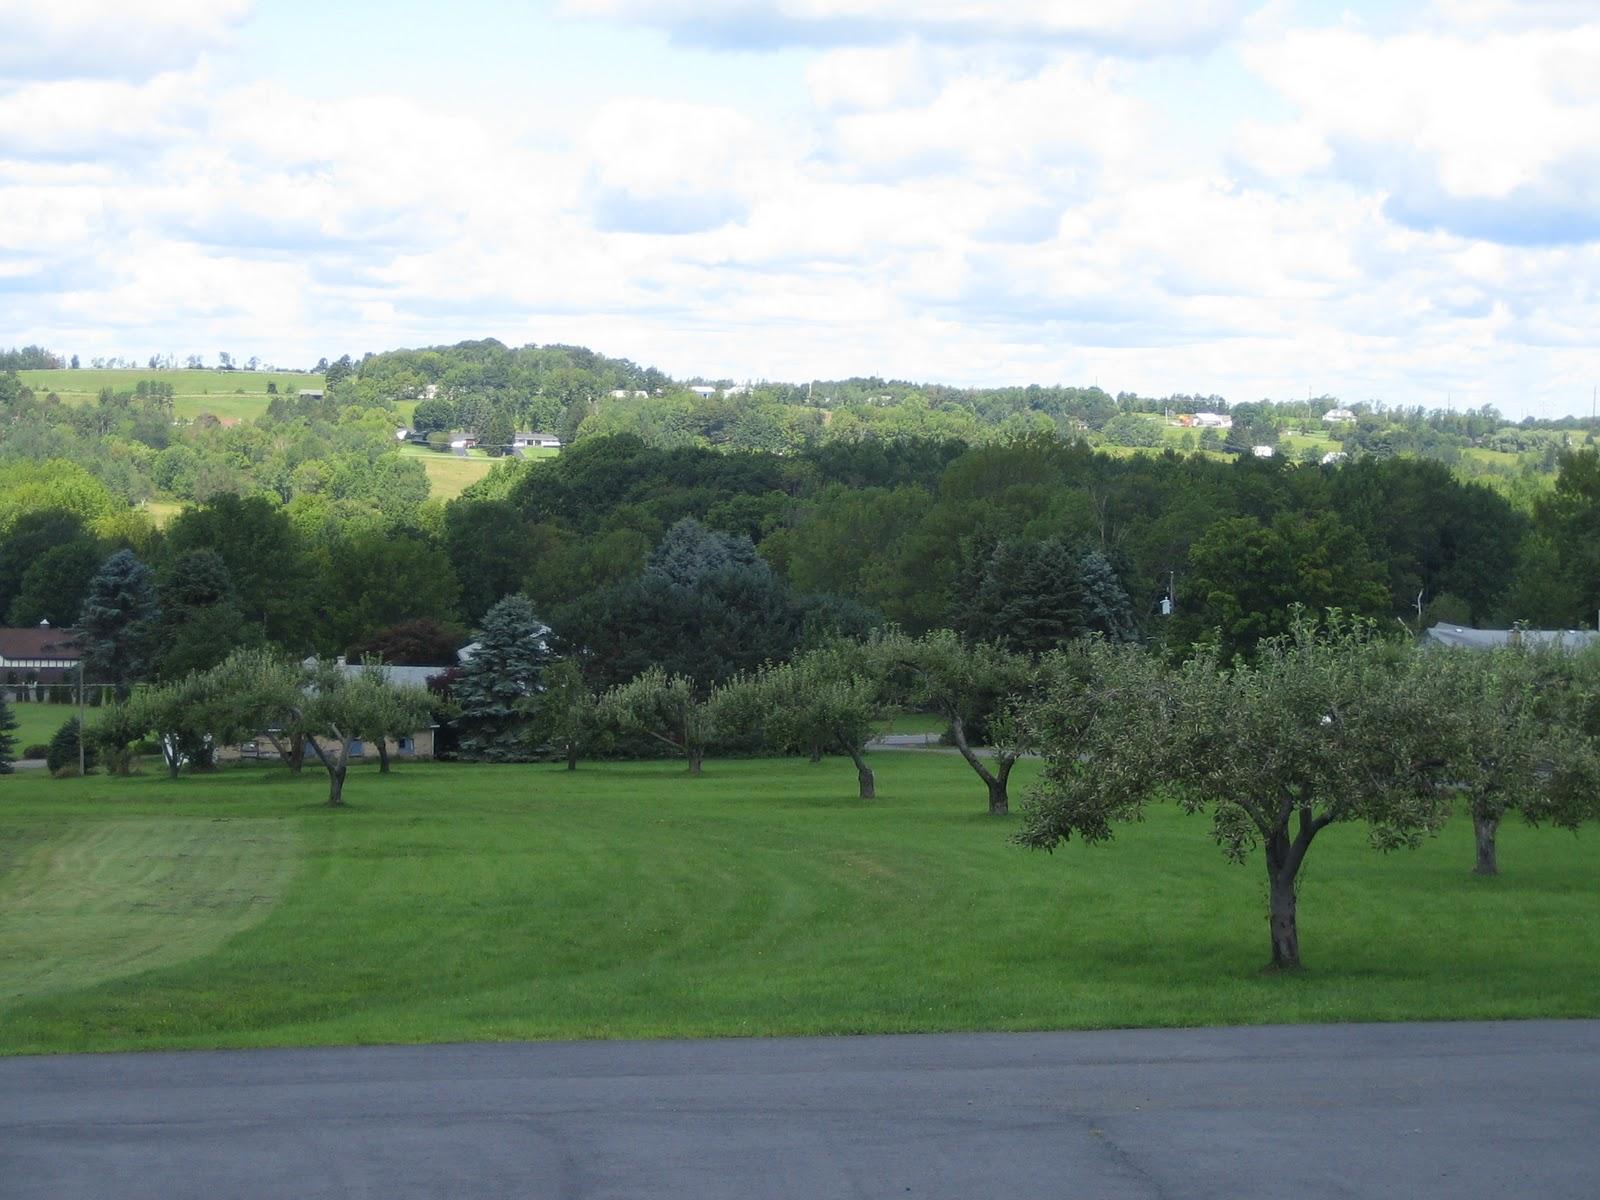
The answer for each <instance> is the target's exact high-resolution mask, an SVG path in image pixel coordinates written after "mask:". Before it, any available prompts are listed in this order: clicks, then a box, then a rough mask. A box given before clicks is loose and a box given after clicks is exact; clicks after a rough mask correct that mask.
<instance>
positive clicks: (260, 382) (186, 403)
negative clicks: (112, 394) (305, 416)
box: [17, 369, 322, 421]
mask: <svg viewBox="0 0 1600 1200" xmlns="http://www.w3.org/2000/svg"><path fill="white" fill-rule="evenodd" d="M17 375H18V377H19V378H20V379H21V380H22V382H23V383H25V384H27V386H28V387H30V388H32V389H33V390H34V391H35V392H37V393H39V394H40V395H41V396H42V395H45V394H46V393H48V392H55V393H56V395H58V396H60V397H61V399H62V400H63V401H65V402H66V403H68V404H88V403H91V402H93V401H94V399H95V398H96V397H97V396H99V394H100V390H101V389H102V388H111V389H112V390H113V391H118V392H131V391H132V390H133V389H134V387H135V386H137V384H138V383H139V381H140V380H142V379H149V380H155V381H157V382H160V383H170V384H171V385H172V387H173V392H174V397H173V406H172V407H173V414H174V415H175V416H179V417H197V416H199V415H200V414H201V413H210V414H211V415H212V416H215V417H233V418H237V419H239V420H242V421H247V420H251V419H253V418H255V417H258V416H260V415H261V414H262V413H263V412H265V411H266V408H267V405H268V403H270V401H271V400H272V397H271V396H269V395H268V394H267V384H268V383H269V382H273V383H276V384H277V385H278V391H279V392H280V393H283V394H286V395H290V396H292V395H294V394H295V393H296V392H298V391H299V390H300V389H301V388H320V387H321V386H322V376H320V375H297V374H295V373H294V372H292V371H275V372H267V371H184V370H178V371H149V370H134V371H121V370H118V371H96V370H92V369H90V370H78V371H71V370H65V371H19V372H17Z"/></svg>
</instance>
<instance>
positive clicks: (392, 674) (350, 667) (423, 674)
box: [305, 658, 450, 687]
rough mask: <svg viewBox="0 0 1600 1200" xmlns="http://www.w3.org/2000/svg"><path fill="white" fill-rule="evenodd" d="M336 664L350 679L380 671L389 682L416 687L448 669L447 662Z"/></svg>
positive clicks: (307, 663) (314, 660)
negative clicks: (397, 664)
mask: <svg viewBox="0 0 1600 1200" xmlns="http://www.w3.org/2000/svg"><path fill="white" fill-rule="evenodd" d="M316 661H317V660H316V659H315V658H308V659H306V660H305V665H306V666H308V667H309V666H311V665H312V664H313V663H315V662H316ZM338 666H339V670H341V671H343V672H344V674H345V675H346V676H348V677H349V678H352V679H353V678H355V677H356V676H357V675H361V674H363V673H365V672H367V671H382V672H383V673H384V675H386V676H387V677H388V680H389V682H390V683H402V684H415V685H416V686H417V687H427V686H428V680H430V679H432V678H433V677H434V676H435V675H443V674H444V673H445V672H446V671H448V670H450V665H449V664H441V665H439V666H437V667H391V666H390V665H389V664H387V663H384V664H381V665H376V666H370V667H369V666H367V665H366V664H365V663H351V662H345V661H343V660H342V659H341V660H340V661H339V663H338Z"/></svg>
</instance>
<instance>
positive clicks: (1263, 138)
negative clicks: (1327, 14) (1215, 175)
mask: <svg viewBox="0 0 1600 1200" xmlns="http://www.w3.org/2000/svg"><path fill="white" fill-rule="evenodd" d="M1591 13H1592V15H1593V16H1594V17H1595V19H1594V20H1592V21H1591V22H1590V23H1589V24H1586V25H1583V26H1581V27H1574V28H1569V29H1565V30H1561V31H1555V30H1550V29H1544V28H1538V29H1531V30H1518V31H1511V32H1505V31H1499V30H1491V31H1488V32H1480V33H1473V34H1449V35H1440V34H1430V33H1418V32H1413V33H1403V34H1399V35H1394V36H1388V37H1380V36H1375V35H1372V34H1368V33H1364V32H1361V31H1359V30H1355V29H1319V30H1296V31H1290V32H1287V33H1285V34H1282V35H1281V36H1277V37H1273V38H1270V39H1264V40H1261V41H1257V42H1254V43H1252V44H1250V45H1247V46H1246V47H1245V48H1244V51H1243V54H1244V58H1245V61H1246V63H1247V64H1248V65H1249V66H1250V67H1251V68H1252V69H1253V70H1254V71H1256V73H1257V74H1259V75H1260V76H1261V77H1262V78H1263V79H1264V80H1266V81H1267V82H1268V83H1269V84H1270V85H1271V86H1272V87H1273V88H1275V89H1276V90H1277V91H1278V92H1279V93H1280V94H1281V95H1282V96H1283V97H1284V98H1285V99H1286V100H1287V101H1288V102H1289V103H1290V104H1291V105H1292V106H1293V107H1294V108H1295V109H1296V110H1297V111H1298V113H1299V117H1298V118H1297V119H1296V121H1295V122H1294V123H1292V124H1290V125H1287V126H1278V127H1271V126H1253V127H1251V128H1249V129H1248V130H1246V131H1244V138H1243V140H1242V142H1241V145H1240V147H1239V151H1240V153H1241V155H1242V156H1243V157H1244V158H1245V159H1246V160H1247V161H1250V162H1251V163H1252V165H1254V166H1256V167H1258V168H1260V169H1264V170H1268V171H1271V172H1273V173H1276V174H1280V175H1289V174H1296V173H1300V172H1304V171H1306V170H1310V169H1314V168H1317V167H1320V166H1322V165H1324V164H1325V162H1327V161H1328V160H1326V159H1323V156H1322V155H1321V153H1320V152H1319V151H1318V150H1317V147H1318V146H1319V144H1320V145H1323V146H1329V147H1332V148H1333V153H1332V155H1331V156H1330V157H1331V160H1332V162H1333V166H1334V169H1335V170H1336V171H1338V172H1339V173H1341V174H1343V175H1345V176H1346V177H1348V178H1351V179H1353V180H1356V181H1358V182H1360V183H1362V184H1364V185H1366V186H1370V187H1374V188H1377V189H1381V190H1383V191H1385V192H1387V193H1388V194H1389V196H1390V197H1391V212H1392V214H1393V215H1394V216H1395V217H1396V218H1397V219H1399V220H1401V221H1403V222H1405V223H1407V224H1411V225H1415V226H1417V227H1418V228H1442V229H1447V230H1451V231H1454V232H1457V233H1460V234H1462V235H1464V236H1471V237H1483V238H1488V239H1490V240H1495V241H1506V242H1511V243H1519V244H1544V243H1560V242H1573V241H1589V240H1593V239H1596V238H1600V154H1597V150H1596V147H1595V142H1594V133H1595V130H1596V129H1600V87H1596V85H1595V80H1596V79H1597V78H1600V13H1593V10H1592V9H1591ZM1297 145H1298V146H1301V147H1303V148H1304V149H1305V153H1302V154H1299V155H1296V154H1295V153H1294V148H1295V147H1296V146H1297ZM1319 159H1320V160H1322V161H1319Z"/></svg>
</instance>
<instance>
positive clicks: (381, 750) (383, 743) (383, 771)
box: [378, 737, 389, 775]
mask: <svg viewBox="0 0 1600 1200" xmlns="http://www.w3.org/2000/svg"><path fill="white" fill-rule="evenodd" d="M388 773H389V739H388V738H386V737H380V738H379V739H378V774H379V775H387V774H388Z"/></svg>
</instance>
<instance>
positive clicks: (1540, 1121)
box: [0, 1021, 1600, 1200]
mask: <svg viewBox="0 0 1600 1200" xmlns="http://www.w3.org/2000/svg"><path fill="white" fill-rule="evenodd" d="M1597 1193H1600V1021H1530V1022H1506V1023H1499V1022H1495V1023H1460V1024H1421V1025H1307V1026H1263V1027H1257V1028H1238V1029H1190V1030H1128V1031H1115V1032H1080V1033H1014V1034H956V1035H915V1036H904V1037H860V1038H806V1039H787V1038H786V1039H770V1040H758V1039H752V1040H748V1041H741V1040H732V1041H695V1042H684V1041H679V1042H579V1043H546V1044H531V1045H530V1044H520V1043H519V1044H500V1045H469V1046H414V1047H412V1046H404V1047H401V1046H393V1047H366V1048H346V1049H304V1050H260V1051H215V1052H211V1051H207V1052H192V1053H152V1054H108V1055H74V1056H61V1057H53V1058H12V1059H4V1060H0V1196H3V1197H7V1198H9V1197H34V1196H39V1197H51V1198H52V1200H71V1198H74V1197H91V1196H94V1197H99V1196H117V1197H125V1198H136V1197H160V1198H162V1200H177V1198H181V1197H219V1196H227V1197H282V1196H295V1197H322V1196H329V1197H331V1196H371V1197H383V1198H386V1200H390V1198H395V1200H397V1198H402V1197H421V1196H448V1197H452V1198H461V1200H469V1198H475V1197H501V1196H506V1197H510V1196H517V1197H573V1198H579V1197H582V1198H589V1197H594V1198H602V1197H604V1198H610V1197H652V1198H663V1200H673V1198H679V1197H682V1198H684V1200H719V1198H723V1197H728V1198H732V1197H738V1198H740V1200H746V1198H751V1197H784V1198H797V1200H812V1198H816V1200H823V1198H830V1197H922V1198H926V1197H950V1198H952V1200H971V1198H973V1197H981V1196H996V1197H1005V1198H1015V1200H1035V1198H1042V1197H1055V1196H1061V1197H1085V1198H1095V1200H1101V1198H1116V1197H1138V1198H1148V1197H1173V1198H1177V1197H1182V1198H1184V1200H1206V1198H1210V1197H1215V1198H1217V1200H1249V1198H1253V1197H1261V1198H1268V1197H1270V1198H1273V1200H1277V1198H1279V1197H1296V1198H1298V1200H1322V1198H1328V1200H1332V1198H1334V1197H1339V1198H1346V1197H1367V1196H1370V1197H1406V1198H1408V1200H1419V1198H1426V1197H1440V1198H1441V1200H1442V1198H1449V1200H1463V1198H1469V1197H1485V1198H1487V1197H1495V1198H1497V1200H1498V1198H1501V1197H1514V1196H1537V1197H1541V1198H1542V1200H1557V1198H1561V1197H1572V1198H1574V1200H1577V1198H1579V1197H1582V1198H1584V1200H1592V1198H1593V1197H1594V1196H1595V1195H1596V1194H1597Z"/></svg>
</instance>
